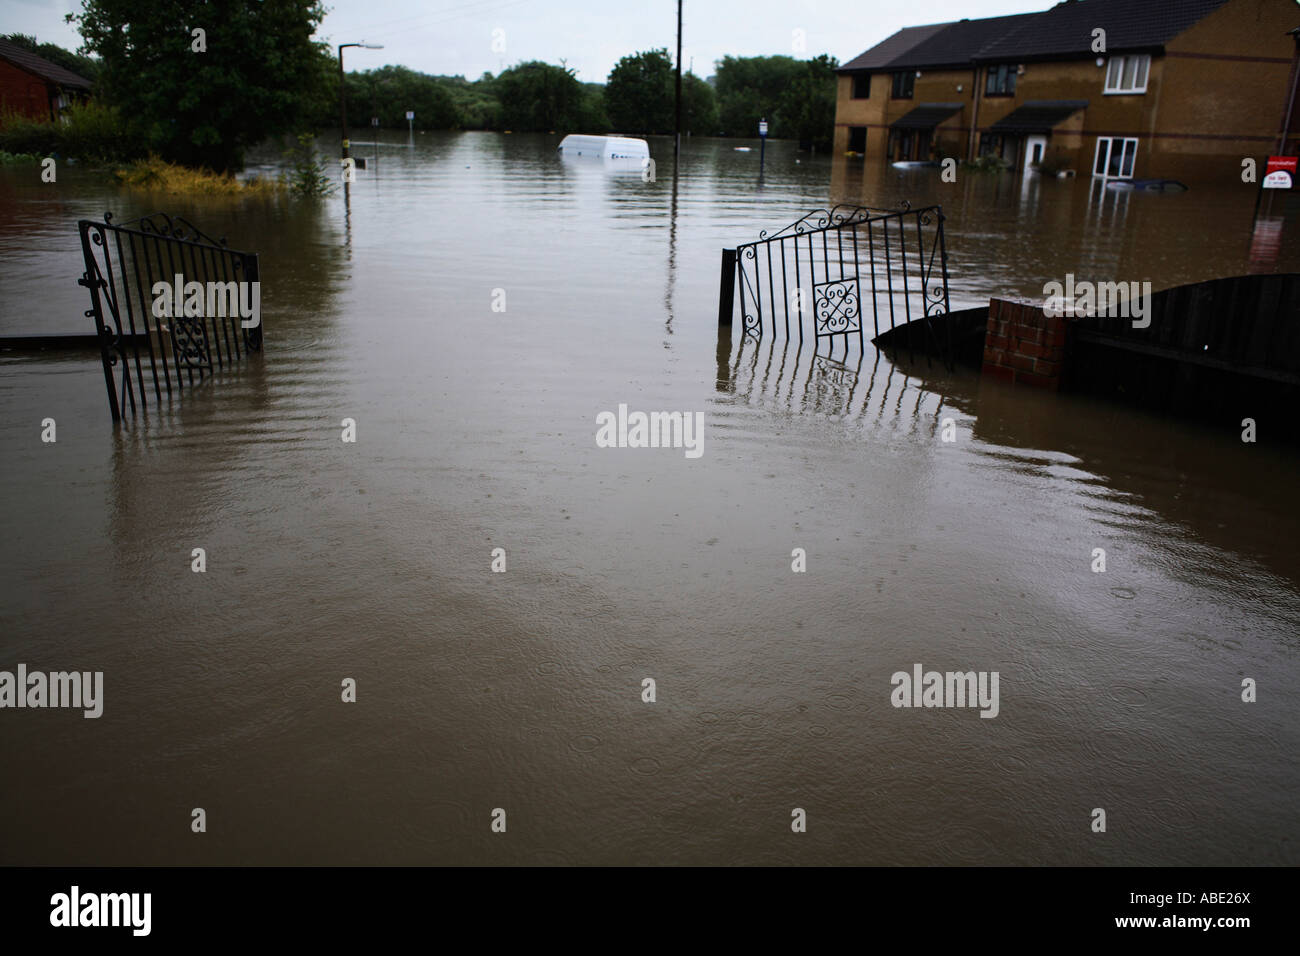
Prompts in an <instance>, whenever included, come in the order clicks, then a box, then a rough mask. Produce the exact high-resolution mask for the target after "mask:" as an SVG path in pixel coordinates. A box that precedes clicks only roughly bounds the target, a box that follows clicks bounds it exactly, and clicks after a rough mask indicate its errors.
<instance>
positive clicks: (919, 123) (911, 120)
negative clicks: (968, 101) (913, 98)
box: [889, 103, 962, 129]
mask: <svg viewBox="0 0 1300 956" xmlns="http://www.w3.org/2000/svg"><path fill="white" fill-rule="evenodd" d="M961 106H962V104H960V103H922V104H921V105H919V106H917V107H915V108H914V109H912V110H911V111H910V112H908V113H906V114H904V115H903V116H900V117H899V118H898V119H896V120H894V122H892V123H890V124H889V128H890V129H934V128H935V127H936V126H938V125H939V124H940V123H942V122H943V121H944V120H946V119H948V118H949V117H951V116H954V115H956V114H957V113H960V112H961Z"/></svg>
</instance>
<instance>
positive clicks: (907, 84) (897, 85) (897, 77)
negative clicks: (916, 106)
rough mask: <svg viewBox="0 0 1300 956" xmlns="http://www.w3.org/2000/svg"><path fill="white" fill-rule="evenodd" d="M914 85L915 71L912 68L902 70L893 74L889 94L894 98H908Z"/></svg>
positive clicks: (910, 96)
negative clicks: (892, 82)
mask: <svg viewBox="0 0 1300 956" xmlns="http://www.w3.org/2000/svg"><path fill="white" fill-rule="evenodd" d="M915 87H916V73H915V72H913V71H912V70H904V71H903V72H901V73H895V74H894V88H893V91H892V93H891V95H892V96H893V97H894V99H896V100H910V99H911V98H912V90H913V89H914V88H915Z"/></svg>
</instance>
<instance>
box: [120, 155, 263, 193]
mask: <svg viewBox="0 0 1300 956" xmlns="http://www.w3.org/2000/svg"><path fill="white" fill-rule="evenodd" d="M113 175H114V177H115V178H116V180H117V182H118V183H119V184H121V185H123V186H126V187H128V188H130V189H142V190H152V191H155V192H162V193H167V194H171V195H190V196H249V197H267V198H269V197H274V196H279V195H281V194H282V193H283V192H284V190H285V188H286V187H285V184H284V183H283V182H281V181H279V180H275V179H261V178H254V179H247V180H239V179H236V178H235V177H234V176H231V175H229V174H222V173H214V172H212V171H210V170H207V169H190V168H189V167H188V166H178V165H176V164H175V163H169V162H167V161H166V160H163V159H159V158H158V157H157V156H150V157H149V158H147V159H141V160H137V161H136V162H134V163H132V164H131V165H129V166H126V167H123V168H120V169H117V170H115V171H114V173H113Z"/></svg>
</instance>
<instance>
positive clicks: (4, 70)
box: [0, 60, 50, 123]
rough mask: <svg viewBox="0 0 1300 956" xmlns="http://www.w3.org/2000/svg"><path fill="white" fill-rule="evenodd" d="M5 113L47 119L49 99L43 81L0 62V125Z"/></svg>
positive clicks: (4, 61) (48, 116) (5, 61)
mask: <svg viewBox="0 0 1300 956" xmlns="http://www.w3.org/2000/svg"><path fill="white" fill-rule="evenodd" d="M7 113H21V114H22V115H23V116H28V117H31V118H32V119H49V118H50V99H49V92H48V90H47V89H46V86H45V81H44V80H42V79H41V78H40V77H38V76H33V75H32V74H30V73H28V72H27V71H26V70H20V69H18V67H16V66H14V65H13V64H12V63H10V62H8V61H7V60H0V123H3V122H4V116H5V114H7Z"/></svg>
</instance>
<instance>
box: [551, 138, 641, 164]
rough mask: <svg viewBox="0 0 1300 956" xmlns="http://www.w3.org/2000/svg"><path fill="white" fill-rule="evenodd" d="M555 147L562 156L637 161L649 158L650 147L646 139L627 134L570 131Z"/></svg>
mask: <svg viewBox="0 0 1300 956" xmlns="http://www.w3.org/2000/svg"><path fill="white" fill-rule="evenodd" d="M557 149H558V150H559V152H560V153H561V154H562V155H564V156H592V157H595V158H599V159H633V160H636V161H637V162H640V161H641V160H643V159H649V158H650V147H649V146H648V145H647V144H646V141H645V140H643V139H632V138H631V137H628V136H579V135H578V134H576V133H570V134H569V135H568V136H566V137H564V139H562V140H560V145H559V146H558V147H557Z"/></svg>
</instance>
